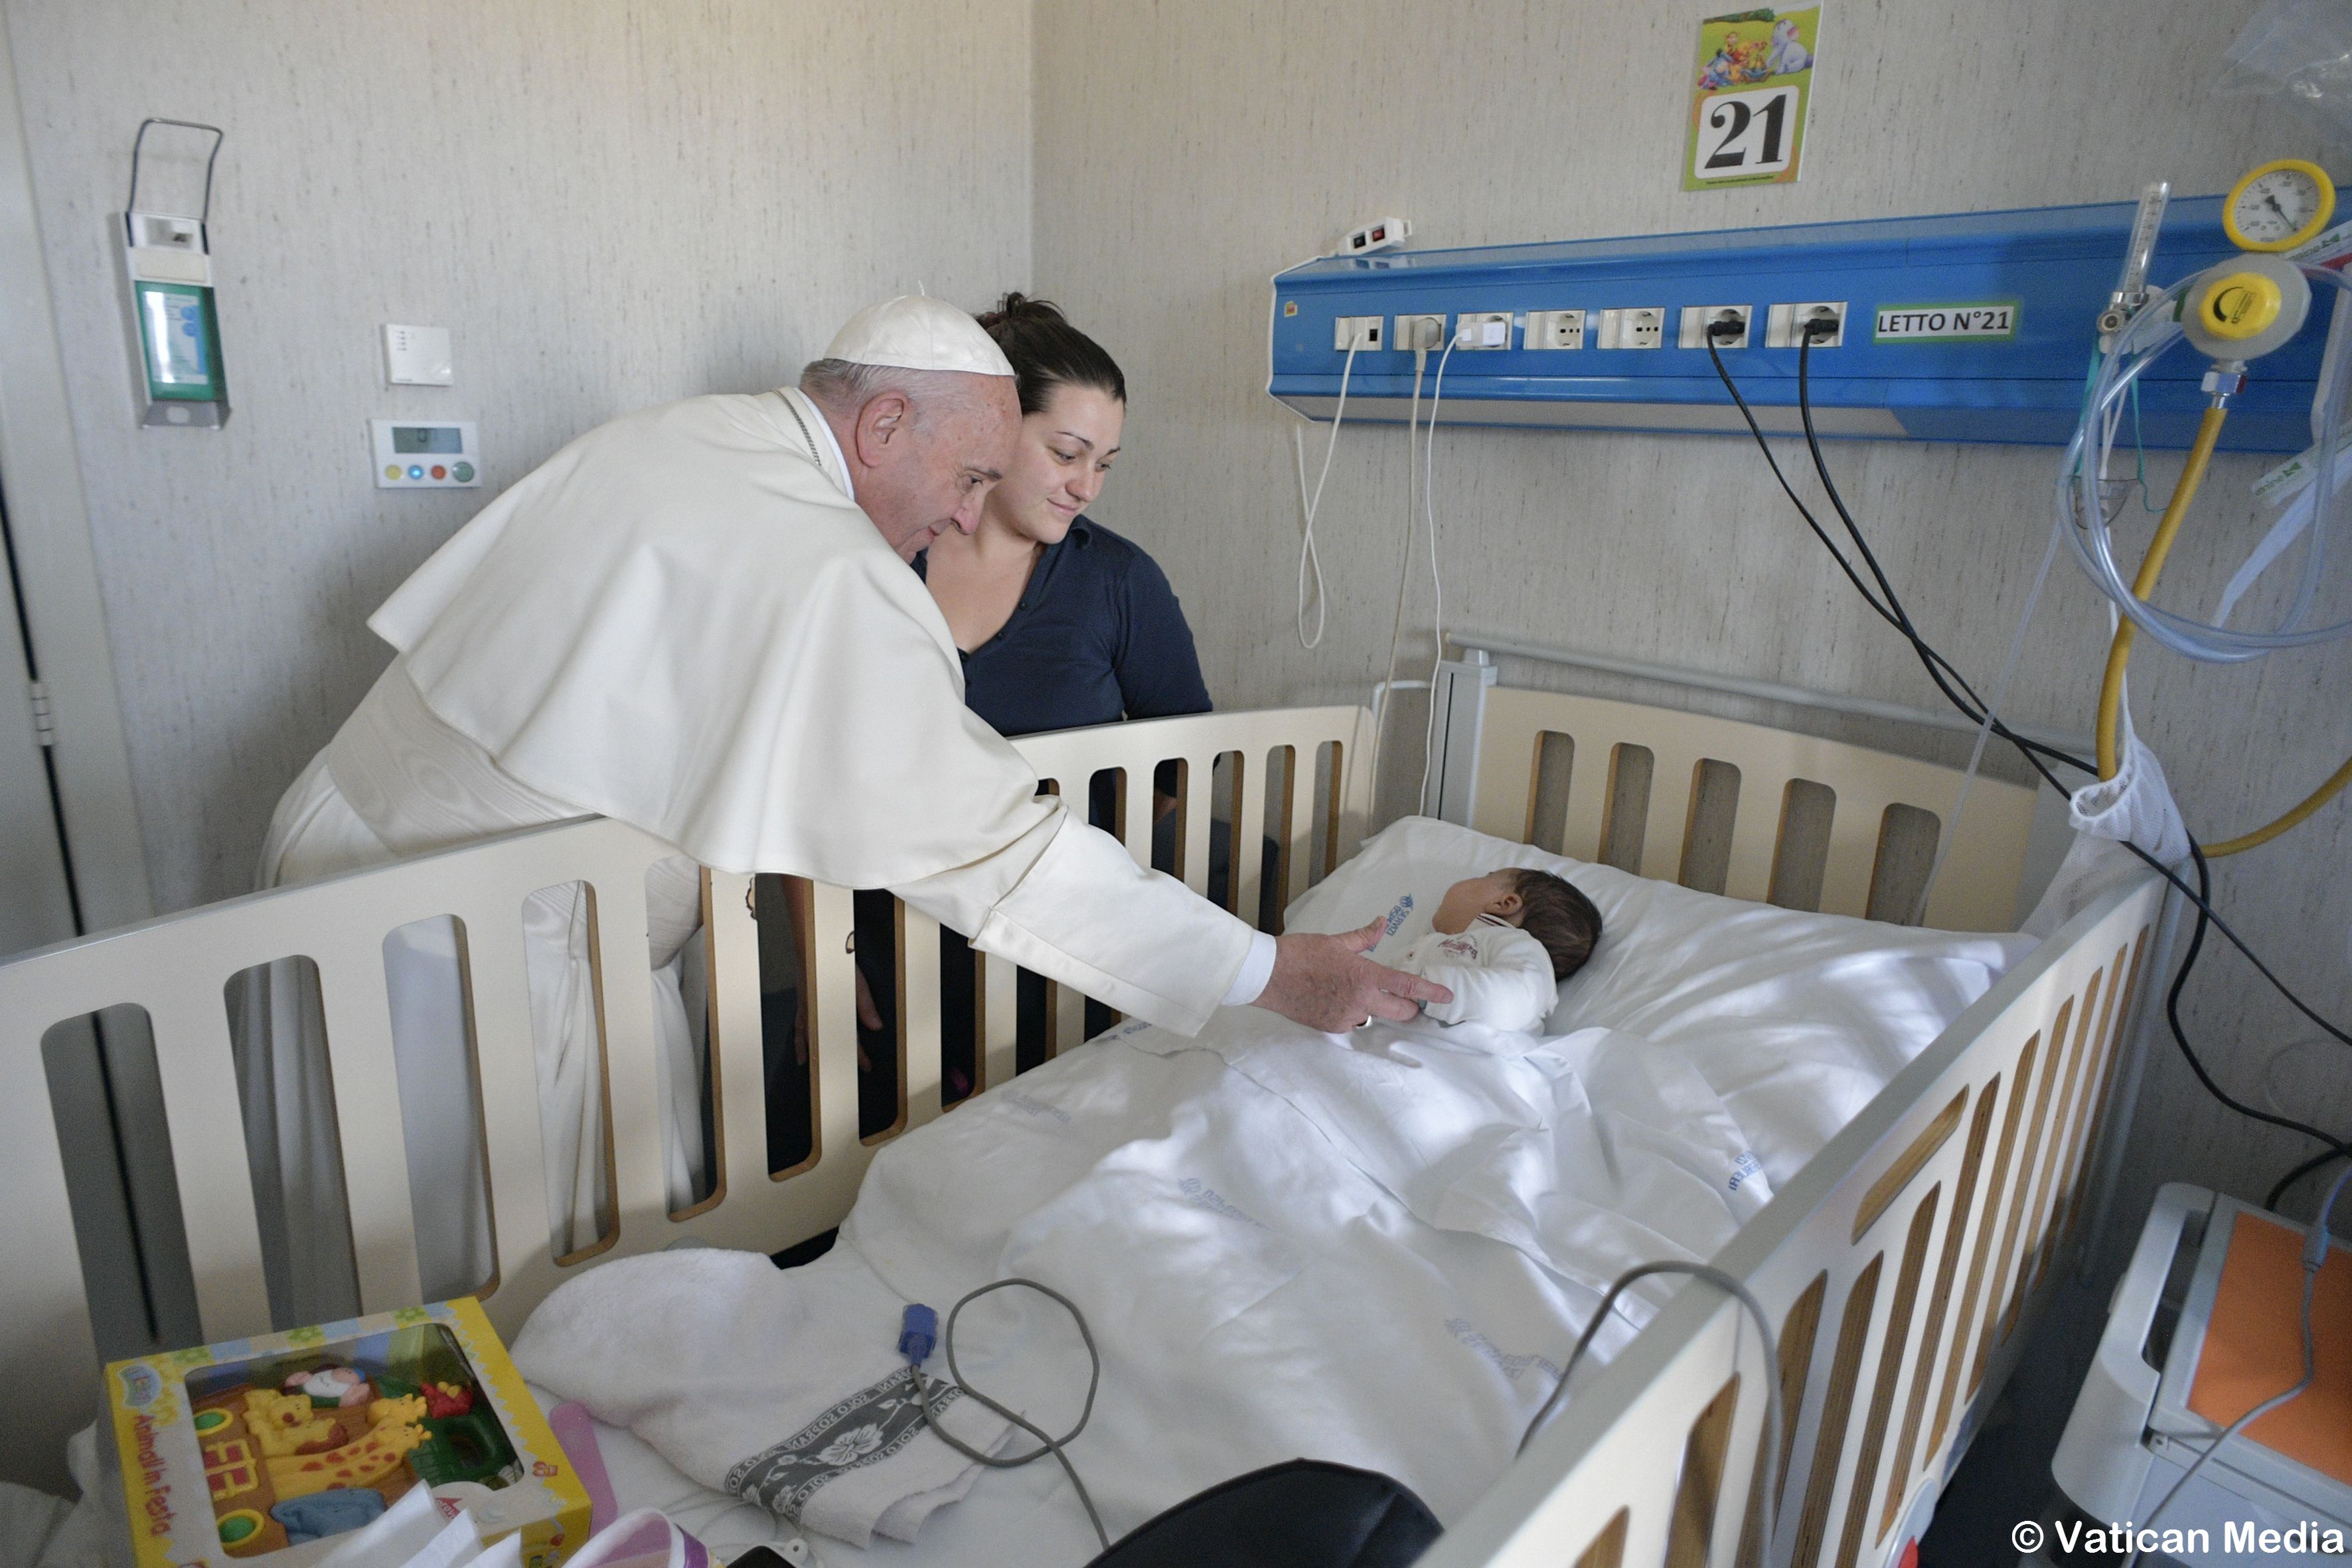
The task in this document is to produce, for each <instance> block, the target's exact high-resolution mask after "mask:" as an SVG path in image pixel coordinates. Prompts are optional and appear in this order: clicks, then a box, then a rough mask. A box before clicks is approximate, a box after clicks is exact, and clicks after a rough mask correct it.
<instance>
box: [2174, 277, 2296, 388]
mask: <svg viewBox="0 0 2352 1568" xmlns="http://www.w3.org/2000/svg"><path fill="white" fill-rule="evenodd" d="M2185 293H2186V295H2187V298H2186V299H2185V300H2183V301H2182V304H2183V307H2184V308H2183V310H2181V313H2180V330H2181V333H2182V335H2183V336H2185V337H2186V338H2188V340H2189V346H2190V347H2192V348H2194V349H2196V350H2197V352H2198V353H2201V354H2203V355H2204V356H2205V357H2206V358H2208V359H2210V360H2213V361H2215V362H2216V363H2231V364H2242V363H2245V362H2246V361H2248V360H2253V359H2260V358H2261V357H2262V356H2263V355H2264V354H2266V353H2270V352H2271V351H2272V350H2273V349H2280V348H2284V347H2285V346H2286V344H2287V341H2288V340H2289V339H2291V338H2293V337H2294V335H2295V333H2296V332H2298V331H2301V330H2302V329H2303V320H2304V317H2305V315H2307V314H2309V312H2310V310H2311V284H2310V282H2309V281H2308V280H2307V279H2305V277H2304V275H2303V268H2300V267H2297V266H2296V265H2295V264H2294V262H2292V261H2289V260H2287V259H2286V258H2284V257H2281V256H2242V257H2240V258H2238V259H2237V260H2236V261H2234V262H2228V263H2224V264H2223V265H2221V266H2220V267H2216V268H2213V269H2212V270H2211V271H2210V272H2205V273H2200V275H2199V276H2197V277H2196V278H2193V279H2189V284H2188V286H2187V288H2186V289H2185Z"/></svg>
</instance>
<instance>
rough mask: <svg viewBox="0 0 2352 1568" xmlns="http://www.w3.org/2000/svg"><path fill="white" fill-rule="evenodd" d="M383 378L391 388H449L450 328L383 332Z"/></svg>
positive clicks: (395, 328)
mask: <svg viewBox="0 0 2352 1568" xmlns="http://www.w3.org/2000/svg"><path fill="white" fill-rule="evenodd" d="M383 379H384V382H385V384H387V385H391V386H447V385H448V384H450V381H451V379H452V375H451V367H450V362H449V329H448V328H446V327H395V326H390V325H387V326H386V327H385V328H384V329H383Z"/></svg>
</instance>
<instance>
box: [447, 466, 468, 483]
mask: <svg viewBox="0 0 2352 1568" xmlns="http://www.w3.org/2000/svg"><path fill="white" fill-rule="evenodd" d="M449 471H450V472H451V473H452V474H455V475H456V476H457V482H458V483H459V484H461V485H469V484H472V483H473V482H474V465H473V464H471V463H453V464H451V465H450V468H449Z"/></svg>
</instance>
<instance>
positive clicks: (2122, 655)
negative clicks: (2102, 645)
mask: <svg viewBox="0 0 2352 1568" xmlns="http://www.w3.org/2000/svg"><path fill="white" fill-rule="evenodd" d="M2229 416H2230V413H2229V410H2228V409H2227V408H2225V407H2223V406H2222V405H2221V399H2220V398H2218V397H2217V398H2215V399H2214V400H2213V403H2212V405H2211V406H2210V407H2209V408H2207V409H2206V410H2205V413H2204V416H2202V417H2201V418H2200V419H2199V420H2198V421H2197V439H2196V441H2195V442H2194V443H2193V444H2192V445H2191V446H2190V447H2189V461H2188V463H2187V465H2186V466H2185V467H2183V468H2181V470H2180V479H2179V481H2178V482H2177V483H2175V484H2174V485H2173V487H2172V499H2171V500H2169V501H2167V502H2166V503H2165V507H2164V516H2163V517H2162V518H2161V519H2160V520H2159V521H2158V522H2157V525H2156V537H2155V538H2153V539H2151V540H2149V541H2148V542H2147V553H2146V554H2145V555H2142V556H2141V557H2140V561H2139V574H2138V575H2137V576H2135V577H2134V578H2133V579H2132V590H2131V591H2132V597H2133V598H2135V599H2137V600H2139V601H2141V602H2143V603H2145V602H2146V601H2147V597H2148V596H2149V595H2152V594H2154V593H2155V592H2156V582H2157V579H2158V577H2160V576H2162V575H2163V574H2164V563H2165V561H2166V559H2167V558H2168V556H2170V555H2171V553H2172V542H2173V541H2174V540H2175V539H2177V538H2179V536H2180V524H2181V521H2182V520H2183V519H2184V518H2186V517H2187V516H2188V515H2189V503H2190V502H2191V501H2194V500H2196V499H2197V492H2198V490H2199V489H2201V488H2202V487H2203V486H2204V483H2205V470H2206V468H2208V467H2210V465H2211V463H2212V461H2213V448H2214V447H2216V446H2218V445H2219V444H2220V443H2221V426H2222V422H2223V421H2225V420H2227V419H2228V418H2229ZM2137 630H2138V627H2137V626H2136V625H2134V623H2133V622H2132V621H2131V620H2129V619H2128V618H2126V619H2123V620H2119V621H2117V622H2116V632H2115V636H2114V637H2112V638H2110V639H2109V640H2108V643H2107V668H2106V671H2105V674H2104V675H2103V676H2102V677H2101V678H2100V680H2099V728H2098V748H2099V776H2100V777H2101V778H2103V779H2111V778H2113V777H2115V776H2116V769H2117V768H2119V767H2121V766H2122V765H2123V758H2122V755H2121V752H2120V742H2119V741H2118V739H2117V732H2118V731H2119V730H2120V728H2121V725H2120V724H2119V722H2118V721H2119V720H2120V719H2121V718H2122V716H2123V706H2124V668H2125V667H2126V665H2128V664H2130V663H2131V653H2132V642H2133V640H2134V634H2135V633H2136V632H2137Z"/></svg>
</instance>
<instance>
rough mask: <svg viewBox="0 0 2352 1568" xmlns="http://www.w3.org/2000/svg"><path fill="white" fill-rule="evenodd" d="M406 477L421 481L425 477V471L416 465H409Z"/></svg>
mask: <svg viewBox="0 0 2352 1568" xmlns="http://www.w3.org/2000/svg"><path fill="white" fill-rule="evenodd" d="M408 477H409V478H410V479H423V478H424V477H425V470H424V468H421V467H419V466H418V465H416V464H415V463H411V464H409V465H408Z"/></svg>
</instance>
